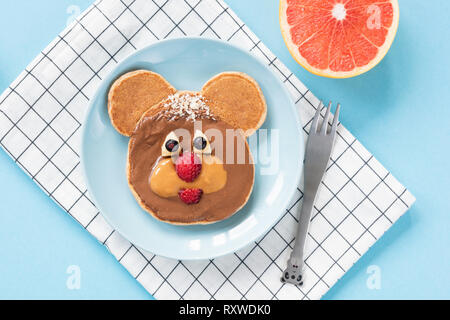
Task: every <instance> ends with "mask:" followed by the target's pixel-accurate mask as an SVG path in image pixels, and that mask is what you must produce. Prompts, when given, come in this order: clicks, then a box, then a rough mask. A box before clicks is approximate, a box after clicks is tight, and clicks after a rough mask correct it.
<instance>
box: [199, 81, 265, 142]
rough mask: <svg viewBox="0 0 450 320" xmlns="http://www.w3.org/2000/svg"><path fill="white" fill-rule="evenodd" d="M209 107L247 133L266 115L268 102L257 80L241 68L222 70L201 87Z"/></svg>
mask: <svg viewBox="0 0 450 320" xmlns="http://www.w3.org/2000/svg"><path fill="white" fill-rule="evenodd" d="M202 95H203V96H204V97H205V98H206V99H207V100H208V102H209V104H210V108H211V111H212V112H213V114H214V115H216V116H218V117H219V118H220V119H222V120H223V121H225V122H227V123H228V124H230V125H231V126H233V127H234V128H236V129H242V130H243V131H244V133H245V135H246V136H247V137H248V136H250V135H252V134H253V133H254V132H255V131H256V130H258V129H259V128H260V127H261V126H262V124H263V123H264V121H265V120H266V115H267V105H266V100H265V98H264V95H263V93H262V91H261V88H260V87H259V85H258V83H257V82H256V81H255V80H254V79H253V78H251V77H250V76H248V75H246V74H245V73H240V72H224V73H221V74H218V75H217V76H215V77H213V78H212V79H211V80H209V81H208V82H207V83H206V84H205V85H204V87H203V89H202Z"/></svg>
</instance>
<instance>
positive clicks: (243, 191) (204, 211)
mask: <svg viewBox="0 0 450 320" xmlns="http://www.w3.org/2000/svg"><path fill="white" fill-rule="evenodd" d="M201 124H202V132H203V133H205V135H206V136H207V138H208V140H209V141H210V142H211V143H213V142H214V140H215V137H213V136H212V134H210V133H209V132H208V129H215V130H219V131H220V132H221V133H222V137H223V140H224V143H223V148H222V152H219V151H218V150H216V149H213V151H212V155H213V156H218V155H220V157H223V158H222V161H223V163H224V165H223V166H224V169H225V170H226V172H227V181H226V185H225V187H224V188H222V189H221V190H219V191H217V192H214V193H210V194H204V195H203V196H202V198H201V200H200V202H199V203H198V204H194V205H187V204H185V203H183V202H182V201H181V200H180V199H179V198H178V196H173V197H169V198H163V197H160V196H158V195H157V194H155V193H154V192H153V191H152V189H151V187H150V177H151V175H152V170H153V168H154V167H155V165H156V164H157V163H158V162H159V161H161V159H162V158H161V146H162V144H163V143H164V139H165V137H166V136H167V135H168V134H169V133H170V132H172V131H176V130H177V129H180V128H182V129H186V130H188V131H189V132H190V135H191V137H194V122H192V121H190V120H187V119H184V118H179V119H175V120H174V121H168V120H167V119H166V118H161V117H159V118H158V117H152V116H150V115H149V116H144V118H142V119H141V121H140V122H139V124H138V126H137V127H136V130H135V131H134V133H133V135H132V136H131V139H130V143H129V153H128V182H129V184H130V187H131V188H132V190H133V192H134V195H135V197H136V198H137V199H138V201H139V202H140V204H141V206H142V207H143V208H144V209H146V210H147V211H149V212H150V213H152V214H153V215H154V216H156V217H157V218H158V219H160V220H162V221H166V222H170V223H178V224H195V223H212V222H216V221H220V220H224V219H226V218H228V217H230V216H231V215H233V214H234V213H236V212H237V211H238V210H239V209H240V208H241V207H242V206H243V205H245V203H246V202H247V200H248V198H249V196H250V193H251V191H252V188H253V183H254V173H255V168H254V164H253V163H252V162H253V161H252V157H251V154H250V150H249V147H248V144H247V142H246V141H245V138H243V137H242V136H241V135H234V136H233V138H232V139H233V140H234V143H232V142H231V141H226V139H227V134H226V130H227V129H229V130H233V128H232V127H231V126H230V125H228V124H227V123H226V122H224V121H220V120H213V119H202V120H201ZM216 132H217V131H216ZM229 139H231V138H229ZM242 144H244V145H245V151H244V153H245V163H243V164H237V162H238V156H237V154H238V149H239V146H240V145H242ZM180 145H181V147H182V148H183V150H186V151H192V146H191V145H192V143H191V142H190V141H183V140H182V137H181V138H180ZM230 145H231V146H232V147H231V148H230ZM233 145H234V146H233ZM227 146H228V147H227ZM229 148H230V149H229ZM227 149H228V150H227ZM231 150H233V153H234V158H235V161H234V162H233V163H230V161H226V159H229V158H230V157H227V151H228V152H230V153H231ZM221 153H222V154H221ZM241 162H242V161H241Z"/></svg>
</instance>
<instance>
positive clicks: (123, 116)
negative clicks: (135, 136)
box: [108, 70, 176, 137]
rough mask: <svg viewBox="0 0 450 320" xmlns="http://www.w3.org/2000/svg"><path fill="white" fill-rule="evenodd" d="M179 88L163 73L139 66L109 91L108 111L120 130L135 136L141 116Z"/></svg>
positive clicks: (126, 134) (121, 78) (114, 124)
mask: <svg viewBox="0 0 450 320" xmlns="http://www.w3.org/2000/svg"><path fill="white" fill-rule="evenodd" d="M175 92H176V90H175V88H173V87H172V86H171V85H170V83H168V82H167V81H166V80H165V79H164V78H163V77H162V76H161V75H159V74H157V73H154V72H151V71H147V70H137V71H132V72H129V73H126V74H124V75H122V76H121V77H120V78H119V79H117V80H116V81H115V82H114V83H113V85H112V86H111V89H110V90H109V95H108V113H109V117H110V119H111V123H112V125H113V126H114V128H116V130H117V131H118V132H119V133H120V134H122V135H124V136H127V137H129V136H131V134H132V133H133V131H134V129H135V127H136V124H137V123H138V122H139V119H140V118H141V116H142V115H143V114H144V113H145V112H146V111H147V110H148V109H150V108H151V107H152V106H154V105H156V104H157V103H159V102H160V101H162V100H163V99H165V98H167V97H168V96H169V95H171V94H174V93H175Z"/></svg>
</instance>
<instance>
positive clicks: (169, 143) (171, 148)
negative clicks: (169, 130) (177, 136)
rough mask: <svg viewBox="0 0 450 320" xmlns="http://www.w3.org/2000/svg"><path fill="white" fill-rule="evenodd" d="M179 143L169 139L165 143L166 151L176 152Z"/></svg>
mask: <svg viewBox="0 0 450 320" xmlns="http://www.w3.org/2000/svg"><path fill="white" fill-rule="evenodd" d="M179 146H180V145H179V143H178V141H176V140H173V139H170V140H167V142H166V150H167V151H169V152H176V151H177V150H178V148H179Z"/></svg>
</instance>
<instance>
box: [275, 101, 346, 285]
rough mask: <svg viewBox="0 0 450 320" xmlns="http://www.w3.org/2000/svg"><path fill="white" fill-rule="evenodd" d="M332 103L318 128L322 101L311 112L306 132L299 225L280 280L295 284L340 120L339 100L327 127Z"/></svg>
mask: <svg viewBox="0 0 450 320" xmlns="http://www.w3.org/2000/svg"><path fill="white" fill-rule="evenodd" d="M331 105H332V103H331V102H330V103H329V105H328V108H327V111H326V113H325V117H324V119H323V123H322V126H321V127H320V129H319V118H320V111H321V109H322V106H323V104H322V103H321V104H320V106H319V107H318V108H317V112H316V115H315V116H314V119H313V122H312V125H311V131H310V133H309V138H308V143H307V144H306V153H305V166H304V172H305V173H304V180H305V188H304V194H303V205H302V208H301V211H300V215H299V225H298V231H297V237H296V239H295V245H294V249H293V250H292V253H291V257H290V258H289V260H288V262H287V268H286V271H285V272H284V274H283V277H282V278H281V281H282V282H287V283H291V284H295V285H302V284H303V266H304V256H303V254H304V248H305V240H306V235H307V234H308V229H309V223H310V221H311V213H312V210H313V206H314V201H315V199H316V196H317V192H318V190H319V186H320V182H321V181H322V178H323V176H324V175H325V171H326V169H327V165H328V161H329V159H330V156H331V151H332V150H333V145H334V140H335V138H336V130H337V126H338V123H339V112H340V108H341V105H340V104H338V105H337V108H336V112H335V114H334V119H333V124H332V125H331V129H329V125H328V121H329V118H330V111H331Z"/></svg>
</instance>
